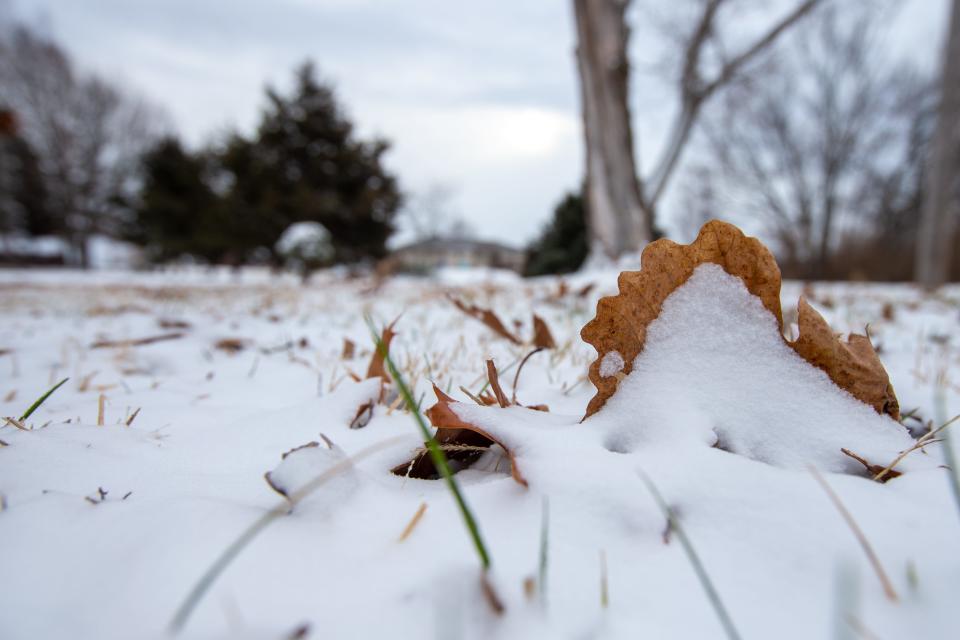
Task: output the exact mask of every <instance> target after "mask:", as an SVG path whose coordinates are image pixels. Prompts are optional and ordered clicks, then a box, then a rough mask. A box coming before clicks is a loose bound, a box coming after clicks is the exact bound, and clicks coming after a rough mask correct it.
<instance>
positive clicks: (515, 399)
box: [511, 347, 544, 404]
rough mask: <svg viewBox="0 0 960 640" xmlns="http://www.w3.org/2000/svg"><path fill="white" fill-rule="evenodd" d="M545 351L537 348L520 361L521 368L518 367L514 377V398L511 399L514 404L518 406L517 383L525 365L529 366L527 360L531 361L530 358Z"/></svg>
mask: <svg viewBox="0 0 960 640" xmlns="http://www.w3.org/2000/svg"><path fill="white" fill-rule="evenodd" d="M543 349H544V348H543V347H537V348H536V349H534V350H533V351H531V352H530V353H528V354H527V355H525V356H524V357H523V360H521V361H520V366H519V367H517V372H516V373H515V374H514V376H513V397H512V399H511V401H512V402H513V404H517V383H518V382H519V381H520V372H521V371H523V365H525V364H527V360H529V359H530V356H532V355H534V354H537V353H540V352H541V351H543Z"/></svg>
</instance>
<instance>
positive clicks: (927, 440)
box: [873, 414, 960, 481]
mask: <svg viewBox="0 0 960 640" xmlns="http://www.w3.org/2000/svg"><path fill="white" fill-rule="evenodd" d="M957 419H960V414H957V415H955V416H953V417H952V418H950V419H949V420H947V421H946V422H944V423H943V424H941V425H940V426H939V427H937V428H936V429H934V430H932V431H930V432H928V433H925V434H923V436H921V437H920V438H919V439H918V440H917V441H916V443H914V445H913V446H912V447H910V448H909V449H906V450H904V451H903V452H902V453H901V454H900V455H898V456H897V457H896V458H895V459H894V461H893V462H891V463H890V464H889V465H888V466H887V467H885V468H884V469H883V470H882V471H880V473H878V474H877V475H875V476H873V479H874V480H878V481H879V480H883V479H884V478H885V477H886V476H887V475H889V474H890V472H891V471H893V468H894V467H896V466H897V465H898V464H900V462H901V461H902V460H903V459H904V458H906V457H907V455H909V454H910V453H912V452H914V451H916V450H917V449H922V448H923V447H925V446H927V445H928V444H933V443H934V442H939V440H934V438H935V437H936V435H937V434H938V433H940V432H941V431H943V430H944V429H946V428H947V427H949V426H950V425H951V424H953V423H954V422H956V421H957ZM948 455H949V454H948Z"/></svg>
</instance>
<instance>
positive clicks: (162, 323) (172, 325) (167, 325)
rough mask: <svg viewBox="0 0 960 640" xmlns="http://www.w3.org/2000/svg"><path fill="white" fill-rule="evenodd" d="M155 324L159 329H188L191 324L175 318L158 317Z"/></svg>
mask: <svg viewBox="0 0 960 640" xmlns="http://www.w3.org/2000/svg"><path fill="white" fill-rule="evenodd" d="M157 326H158V327H160V328H161V329H190V328H191V327H193V325H192V324H190V323H189V322H187V321H186V320H176V319H173V318H160V319H159V320H157Z"/></svg>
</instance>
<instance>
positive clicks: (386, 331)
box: [366, 320, 397, 383]
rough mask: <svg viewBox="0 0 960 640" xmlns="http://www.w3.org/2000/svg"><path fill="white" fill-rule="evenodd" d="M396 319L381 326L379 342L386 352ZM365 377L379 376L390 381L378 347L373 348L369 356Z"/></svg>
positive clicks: (388, 349) (393, 333) (387, 351)
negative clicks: (381, 332)
mask: <svg viewBox="0 0 960 640" xmlns="http://www.w3.org/2000/svg"><path fill="white" fill-rule="evenodd" d="M396 322H397V321H396V320H394V321H393V322H391V323H390V324H388V325H387V326H385V327H384V328H383V334H381V336H380V342H381V344H383V350H384V351H385V352H386V353H390V342H391V341H392V340H393V337H394V336H395V335H397V334H396V332H395V331H394V330H393V325H394V324H396ZM366 377H367V379H370V378H376V377H379V378H380V379H381V380H383V381H384V382H385V383H387V382H390V376H389V375H388V374H387V369H386V367H385V366H384V363H383V353H381V352H380V349H374V350H373V355H372V356H370V365H369V366H368V367H367V376H366Z"/></svg>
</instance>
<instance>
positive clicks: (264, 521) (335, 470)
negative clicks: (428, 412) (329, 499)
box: [169, 436, 405, 634]
mask: <svg viewBox="0 0 960 640" xmlns="http://www.w3.org/2000/svg"><path fill="white" fill-rule="evenodd" d="M404 439H405V438H404V437H403V436H396V437H393V438H389V439H387V440H381V441H380V442H376V443H374V444H372V445H370V446H369V447H366V448H364V449H361V450H360V451H358V452H357V453H356V454H354V455H353V456H351V457H349V458H347V459H346V460H342V461H341V462H339V463H337V464H336V465H334V466H332V467H330V468H329V469H327V470H326V471H324V472H323V473H321V474H320V475H319V476H317V477H316V478H314V479H313V480H311V481H310V482H309V483H307V484H306V485H304V486H303V487H302V488H301V489H299V490H297V491H294V492H292V493H291V494H290V495H289V496H287V499H286V500H284V501H283V502H281V503H279V504H277V506H275V507H274V508H272V509H270V510H269V511H267V512H266V513H264V514H263V515H262V516H260V517H259V518H257V520H256V521H254V522H253V524H251V525H250V526H249V527H247V528H246V529H245V530H244V531H243V533H241V534H240V536H239V537H238V538H237V539H236V540H234V541H233V542H231V543H230V544H229V545H228V546H227V547H226V548H225V549H224V550H223V551H222V552H221V553H220V555H219V556H218V557H217V559H216V560H214V562H213V564H211V565H210V567H208V568H207V570H206V571H205V572H204V573H203V575H202V576H200V579H199V580H198V581H197V583H196V584H195V585H194V586H193V588H192V589H191V590H190V593H188V594H187V597H186V598H185V599H184V601H183V603H181V605H180V607H179V608H177V612H176V613H175V614H174V616H173V619H172V620H171V621H170V627H169V631H170V633H171V634H176V633H179V632H180V631H181V630H182V629H183V627H184V625H185V624H186V623H187V620H188V619H189V618H190V614H191V613H193V610H194V609H196V607H197V604H199V602H200V599H201V598H203V596H204V594H205V593H206V592H207V590H208V589H210V586H211V585H212V584H213V583H214V581H215V580H216V579H217V578H218V577H219V576H220V574H221V573H223V571H224V570H225V569H226V568H227V567H228V566H229V565H230V563H231V562H233V560H234V559H235V558H236V557H237V556H238V555H240V552H241V551H243V549H244V548H245V547H246V546H247V545H248V544H250V542H251V541H253V539H254V538H256V537H257V535H258V534H259V533H260V532H261V531H263V530H264V529H266V528H267V526H268V525H269V524H270V523H272V522H273V521H274V520H276V519H277V518H281V517H283V516H285V515H287V514H288V513H289V512H290V509H291V508H292V506H294V505H296V504H297V503H298V502H300V501H301V500H303V499H304V498H306V497H307V496H308V495H310V494H311V493H313V492H314V491H315V490H316V489H317V488H319V487H320V486H321V485H322V484H324V483H325V482H327V481H328V480H330V479H331V478H333V477H334V476H337V475H339V474H340V473H343V472H344V471H346V470H347V469H349V468H350V467H352V466H353V465H354V464H355V463H356V462H359V461H360V460H363V459H364V458H367V457H369V456H372V455H373V454H375V453H377V452H379V451H381V450H383V449H386V448H387V447H390V446H393V445H395V444H397V443H399V442H401V441H402V440H404Z"/></svg>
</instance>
